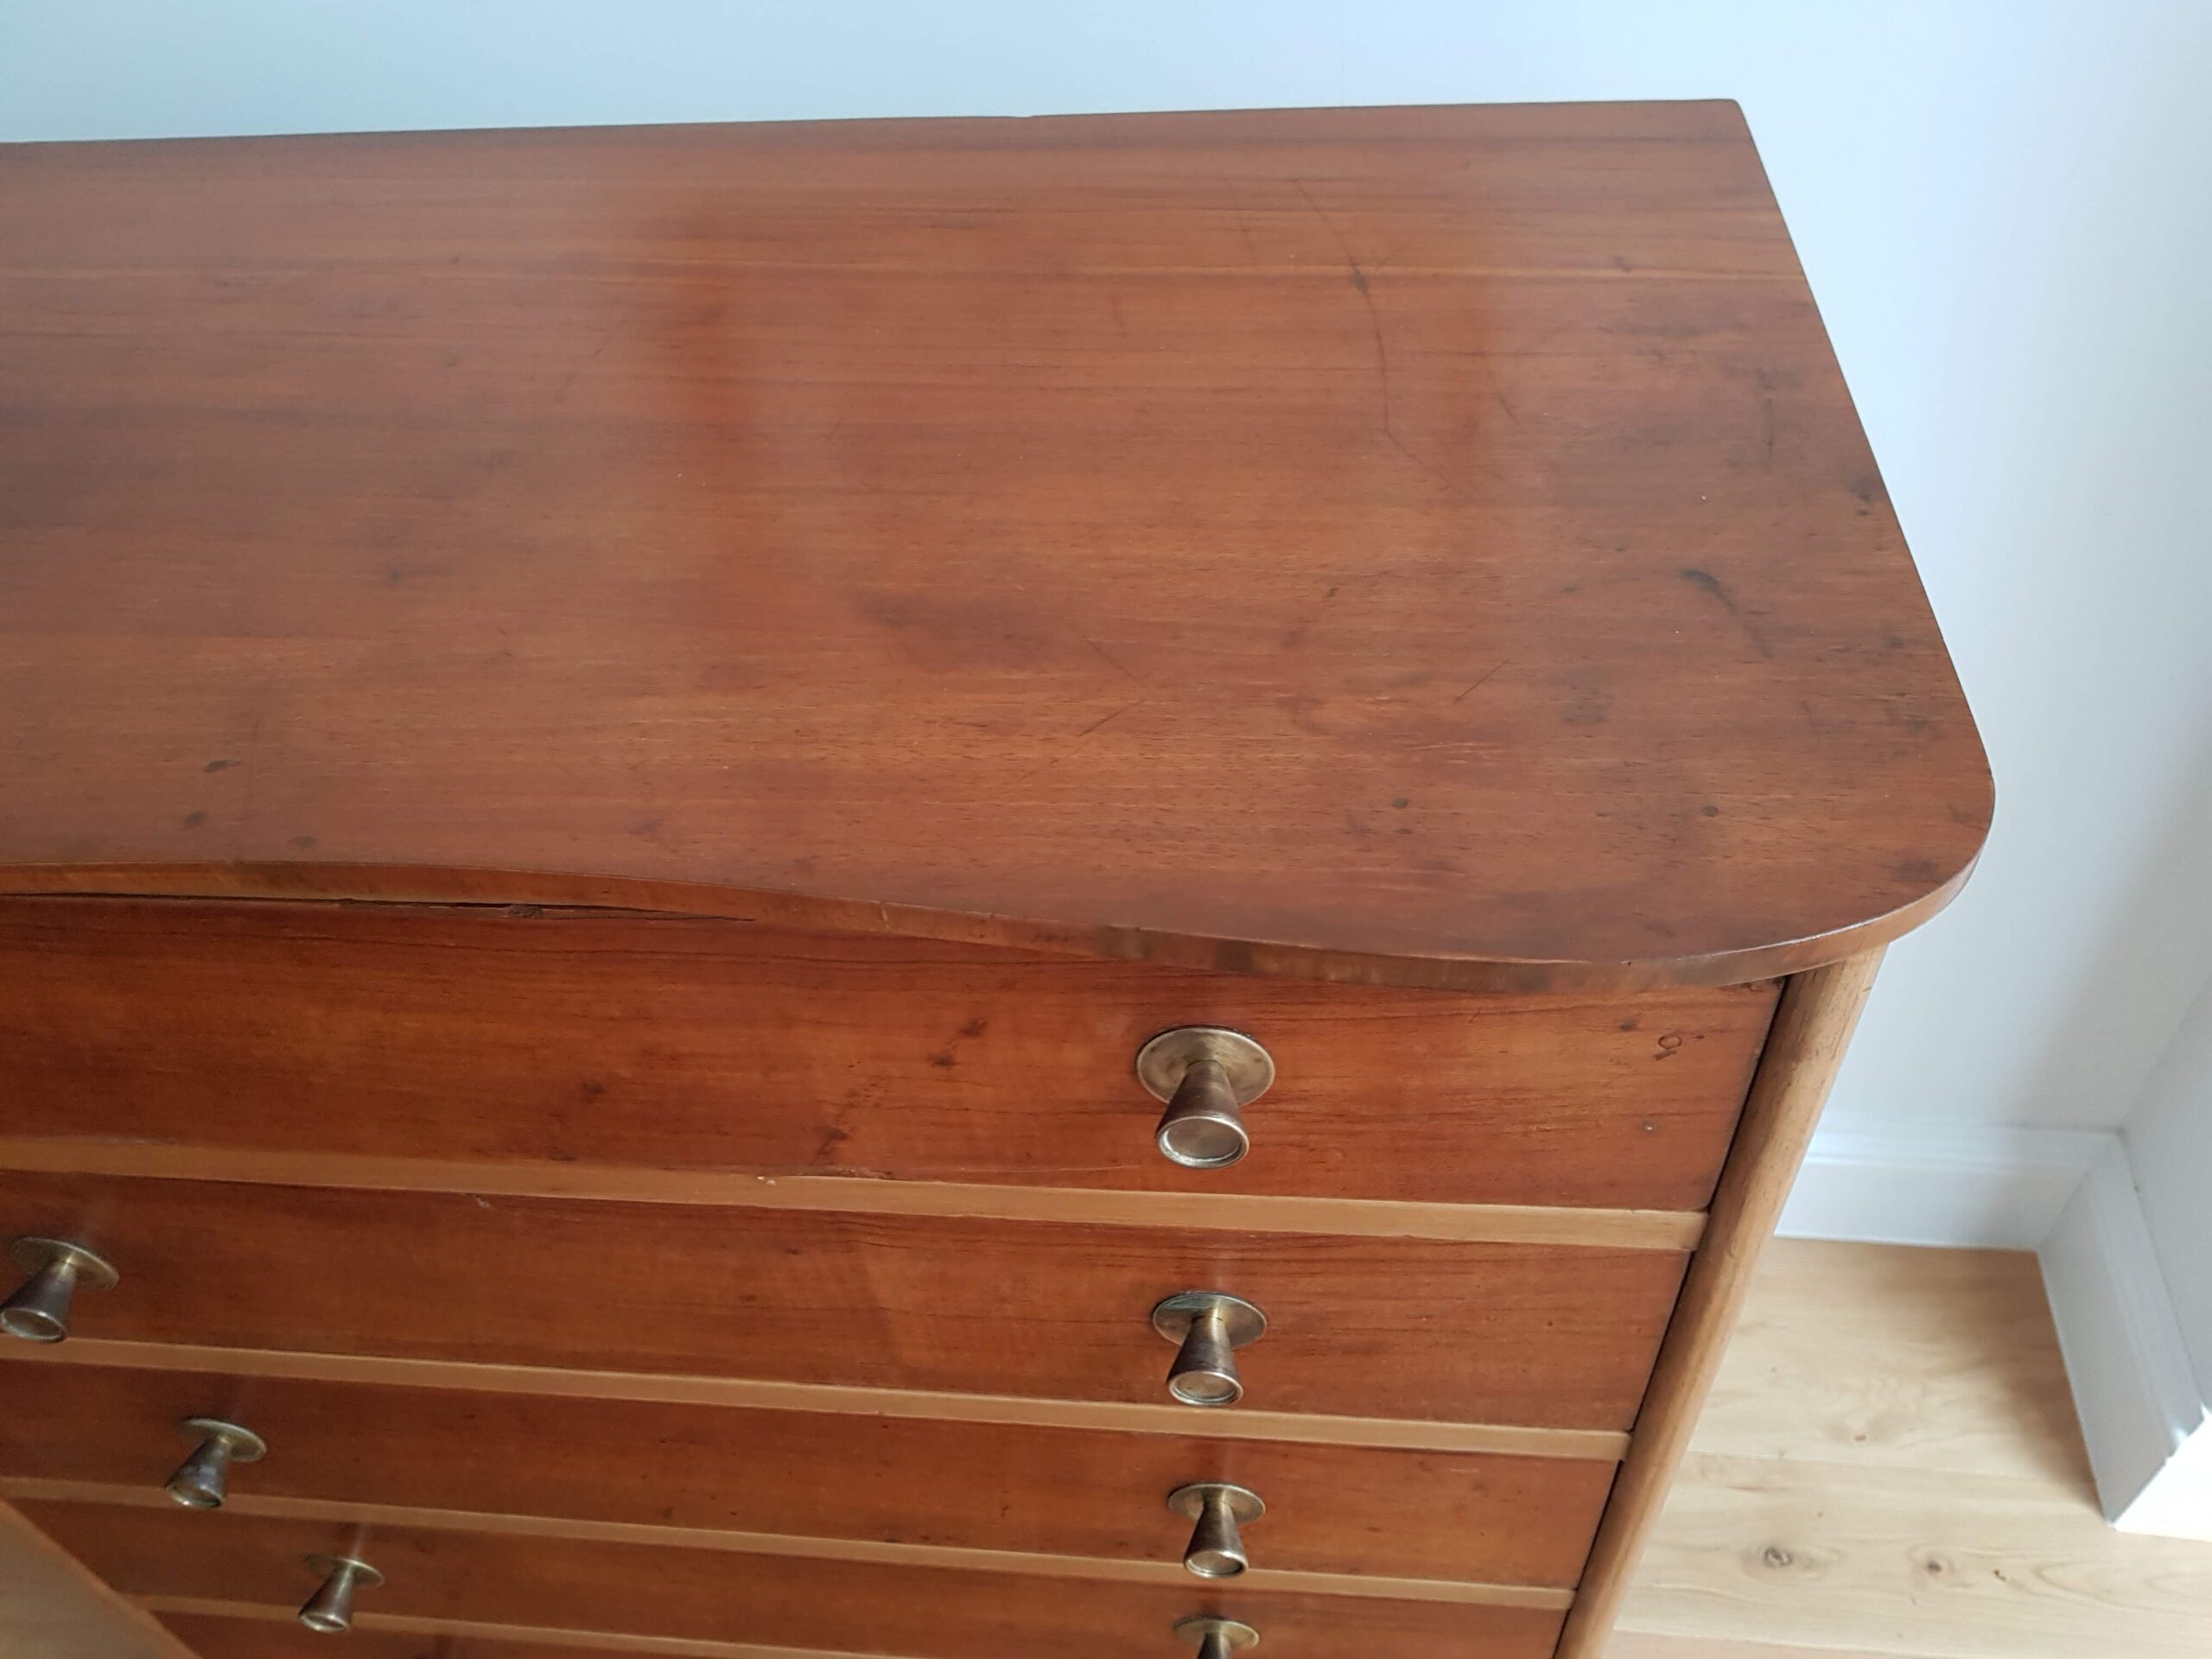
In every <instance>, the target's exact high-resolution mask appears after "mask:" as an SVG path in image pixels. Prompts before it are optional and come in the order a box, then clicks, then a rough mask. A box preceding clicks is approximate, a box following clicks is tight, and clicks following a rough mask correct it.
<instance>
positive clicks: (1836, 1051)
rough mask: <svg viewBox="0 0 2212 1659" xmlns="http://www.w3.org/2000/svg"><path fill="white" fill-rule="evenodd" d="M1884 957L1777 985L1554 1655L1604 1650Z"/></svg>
mask: <svg viewBox="0 0 2212 1659" xmlns="http://www.w3.org/2000/svg"><path fill="white" fill-rule="evenodd" d="M1881 965H1882V958H1881V953H1880V952H1879V951H1873V952H1870V953H1869V954H1867V955H1866V956H1861V957H1853V958H1851V960H1849V961H1848V962H1841V963H1836V964H1835V965H1834V966H1833V967H1828V968H1821V969H1815V970H1814V971H1813V972H1811V973H1808V974H1802V975H1799V976H1796V977H1795V978H1793V979H1792V980H1791V981H1790V982H1789V984H1788V986H1787V987H1786V988H1784V990H1783V996H1782V1006H1781V1007H1780V1009H1779V1010H1777V1013H1776V1015H1775V1021H1774V1031H1773V1033H1772V1034H1771V1036H1770V1039H1769V1040H1768V1043H1767V1047H1766V1053H1765V1056H1764V1058H1763V1059H1762V1060H1761V1062H1760V1065H1759V1071H1758V1077H1757V1078H1756V1079H1755V1080H1754V1081H1753V1083H1752V1084H1751V1098H1750V1099H1749V1100H1748V1101H1747V1102H1745V1106H1744V1119H1743V1123H1742V1126H1741V1128H1739V1129H1738V1132H1737V1135H1736V1144H1735V1147H1734V1149H1733V1150H1732V1151H1731V1152H1730V1154H1729V1155H1728V1167H1727V1168H1726V1170H1724V1171H1723V1172H1722V1173H1721V1177H1720V1190H1719V1193H1718V1194H1717V1195H1715V1197H1714V1198H1713V1213H1712V1216H1711V1218H1710V1224H1709V1225H1708V1226H1707V1230H1706V1236H1705V1239H1704V1242H1703V1243H1700V1245H1699V1247H1698V1250H1697V1255H1695V1257H1694V1259H1693V1260H1692V1262H1691V1264H1690V1271H1689V1274H1688V1277H1687V1278H1686V1279H1685V1280H1684V1281H1683V1284H1682V1292H1681V1300H1680V1302H1679V1303H1678V1304H1677V1305H1676V1306H1675V1317H1674V1321H1673V1323H1672V1324H1671V1325H1669V1326H1668V1328H1667V1339H1666V1343H1665V1345H1664V1346H1663V1347H1662V1349H1661V1350H1660V1352H1659V1357H1658V1363H1657V1364H1656V1367H1655V1368H1654V1370H1653V1372H1652V1376H1651V1387H1650V1390H1649V1392H1648V1393H1647V1394H1646V1395H1644V1398H1643V1409H1642V1410H1641V1411H1640V1412H1639V1413H1638V1414H1637V1419H1636V1433H1635V1440H1634V1441H1633V1443H1632V1444H1631V1446H1630V1449H1629V1456H1628V1459H1627V1460H1626V1461H1625V1462H1624V1463H1623V1464H1622V1465H1621V1470H1620V1475H1619V1478H1618V1479H1617V1481H1616V1482H1615V1484H1614V1487H1613V1492H1612V1498H1611V1502H1610V1503H1608V1504H1607V1506H1606V1509H1605V1520H1604V1522H1602V1523H1601V1524H1600V1525H1599V1529H1598V1539H1597V1542H1596V1543H1595V1545H1593V1546H1592V1549H1591V1552H1590V1562H1589V1567H1588V1568H1587V1570H1586V1573H1584V1575H1583V1582H1582V1587H1581V1590H1580V1593H1579V1594H1578V1595H1577V1596H1576V1598H1575V1604H1574V1608H1573V1611H1572V1612H1571V1613H1569V1615H1568V1616H1567V1627H1566V1630H1565V1632H1564V1633H1563V1635H1562V1636H1561V1637H1560V1645H1559V1652H1558V1654H1557V1656H1556V1659H1599V1655H1600V1654H1602V1653H1603V1651H1604V1649H1605V1641H1606V1637H1607V1635H1608V1633H1609V1632H1610V1631H1611V1629H1612V1626H1613V1622H1614V1620H1615V1618H1618V1614H1619V1611H1620V1605H1621V1602H1622V1599H1624V1597H1625V1596H1626V1594H1627V1592H1628V1586H1629V1580H1630V1574H1631V1573H1633V1572H1634V1571H1635V1569H1636V1563H1637V1556H1638V1555H1639V1554H1640V1553H1641V1552H1642V1550H1643V1545H1644V1541H1645V1540H1646V1539H1647V1538H1648V1537H1649V1535H1650V1531H1651V1528H1652V1526H1653V1524H1654V1523H1655V1522H1656V1521H1657V1520H1658V1517H1659V1510H1660V1505H1661V1504H1662V1503H1663V1502H1664V1501H1665V1498H1666V1495H1667V1488H1668V1485H1669V1483H1670V1482H1671V1481H1672V1480H1673V1479H1674V1478H1675V1469H1676V1467H1677V1466H1678V1465H1680V1463H1681V1459H1682V1456H1683V1453H1684V1452H1686V1451H1687V1450H1688V1446H1689V1441H1690V1434H1691V1432H1692V1430H1693V1429H1694V1427H1696V1423H1697V1417H1698V1413H1699V1411H1700V1409H1701V1408H1703V1406H1704V1404H1705V1399H1706V1394H1707V1390H1708V1389H1711V1388H1712V1386H1713V1377H1714V1376H1716V1375H1717V1374H1718V1373H1719V1369H1720V1359H1721V1355H1722V1353H1723V1352H1724V1351H1726V1348H1727V1345H1728V1338H1729V1333H1730V1332H1732V1330H1733V1329H1734V1327H1735V1323H1736V1314H1737V1312H1738V1309H1739V1308H1741V1307H1742V1306H1743V1302H1744V1298H1745V1295H1746V1294H1747V1293H1748V1292H1749V1289H1750V1287H1751V1270H1752V1269H1753V1268H1755V1267H1756V1266H1757V1265H1758V1259H1759V1253H1760V1251H1761V1250H1763V1249H1764V1248H1765V1246H1766V1243H1767V1240H1768V1239H1769V1238H1770V1237H1771V1236H1772V1235H1773V1232H1774V1226H1775V1223H1776V1221H1777V1219H1779V1217H1781V1214H1782V1206H1783V1204H1784V1203H1785V1202H1786V1201H1787V1200H1788V1198H1789V1187H1790V1184H1791V1183H1792V1182H1793V1181H1795V1180H1796V1178H1797V1166H1798V1165H1799V1164H1801V1163H1802V1161H1803V1160H1804V1157H1805V1148H1806V1147H1807V1145H1808V1144H1809V1143H1810V1141H1811V1140H1812V1138H1813V1128H1814V1126H1815V1124H1816V1123H1818V1122H1820V1116H1821V1107H1822V1106H1824V1105H1825V1104H1827V1097H1828V1089H1829V1086H1830V1085H1831V1084H1834V1081H1835V1074H1836V1070H1837V1068H1838V1067H1840V1065H1842V1064H1843V1052H1844V1049H1845V1047H1846V1046H1847V1045H1848V1044H1849V1042H1850V1041H1851V1033H1852V1031H1853V1028H1854V1027H1856V1026H1857V1025H1858V1023H1859V1011H1860V1009H1862V1008H1863V1007H1865V1006H1866V996H1867V993H1868V992H1870V991H1871V990H1872V989H1873V988H1874V975H1875V973H1876V971H1877V970H1878V969H1879V968H1880V967H1881Z"/></svg>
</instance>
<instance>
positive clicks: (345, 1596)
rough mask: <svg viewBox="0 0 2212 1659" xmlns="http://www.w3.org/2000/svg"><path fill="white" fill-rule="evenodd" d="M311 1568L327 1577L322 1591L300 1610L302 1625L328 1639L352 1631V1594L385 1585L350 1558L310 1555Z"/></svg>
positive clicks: (372, 1570) (376, 1574)
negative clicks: (318, 1631)
mask: <svg viewBox="0 0 2212 1659" xmlns="http://www.w3.org/2000/svg"><path fill="white" fill-rule="evenodd" d="M308 1566H309V1567H313V1568H314V1569H315V1571H316V1572H318V1573H322V1574H323V1575H324V1576H323V1580H322V1586H321V1588H320V1589H318V1590H317V1591H316V1592H315V1594H313V1595H311V1596H309V1597H308V1601H307V1605H306V1606H304V1607H302V1608H301V1609H300V1623H301V1624H304V1625H306V1626H307V1627H308V1629H309V1630H320V1631H321V1632H322V1634H324V1635H325V1636H337V1635H340V1634H342V1633H343V1632H345V1631H346V1630H352V1629H353V1592H354V1591H355V1590H356V1589H357V1588H358V1589H362V1590H372V1589H374V1588H375V1587H376V1586H378V1585H380V1584H382V1583H383V1582H384V1574H383V1573H379V1572H378V1571H377V1570H376V1568H374V1567H371V1566H370V1565H369V1564H368V1563H367V1562H366V1561H362V1560H355V1559H354V1558H353V1556H351V1555H310V1556H308Z"/></svg>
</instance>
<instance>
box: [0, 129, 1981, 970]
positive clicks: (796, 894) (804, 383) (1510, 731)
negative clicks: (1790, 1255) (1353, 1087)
mask: <svg viewBox="0 0 2212 1659" xmlns="http://www.w3.org/2000/svg"><path fill="white" fill-rule="evenodd" d="M0 216H4V218H5V219H6V221H7V222H8V224H9V226H10V232H11V233H10V236H9V237H8V238H7V239H6V243H5V246H4V248H0V382H4V384H5V385H7V387H8V388H9V391H8V396H9V400H10V410H11V414H12V417H11V418H10V419H9V420H8V421H7V422H5V423H0V502H4V503H5V504H6V505H5V509H4V513H5V516H4V518H0V610H4V613H5V615H6V617H7V623H6V626H5V630H4V632H0V710H4V711H6V712H5V714H4V715H0V809H4V810H0V882H4V885H5V887H7V888H9V889H11V890H15V891H54V890H80V889H86V888H96V887H98V888H107V889H111V890H126V891H134V892H150V893H198V894H221V893H263V894H284V893H289V894H299V895H309V896H326V897H327V896H353V897H380V898H387V899H389V898H408V897H413V898H432V899H507V900H532V901H543V902H556V901H557V902H578V903H591V904H629V905H634V906H641V907H645V908H654V909H671V908H674V909H690V910H697V911H704V912H717V913H734V914H738V915H744V916H750V917H753V918H758V919H764V920H779V921H782V922H786V923H797V924H799V925H819V926H833V927H839V928H844V929H849V930H858V931H886V930H888V931H898V932H902V933H909V934H917V935H928V936H931V937H937V938H963V939H972V940H977V941H989V942H995V943H1000V944H1023V945H1035V946H1040V947H1043V948H1046V949H1051V950H1067V951H1073V952H1079V953H1087V954H1095V955H1103V956H1116V957H1127V956H1143V957H1153V958H1155V959H1159V960H1163V961H1170V962H1180V963H1187V964H1192V965H1199V966H1210V967H1225V968H1232V969H1240V970H1245V971H1252V972H1258V973H1265V974H1276V973H1282V974H1299V975H1306V976H1323V977H1336V978H1347V979H1368V980H1376V981H1385V980H1387V981H1391V982H1402V983H1427V984H1436V985H1452V986H1458V987H1463V988H1513V987H1518V988H1537V987H1550V988H1556V987H1561V986H1569V985H1582V986H1592V985H1604V986H1612V987H1620V986H1640V985H1649V984H1652V983H1656V982H1669V981H1673V982H1729V981H1740V980H1746V979H1751V978H1757V977H1761V976H1768V975H1770V974H1774V973H1777V972H1781V971H1785V970H1790V969H1799V968H1802V967H1805V966H1808V965H1810V964H1813V963H1821V962H1827V961H1833V960H1835V959H1837V958H1839V957H1843V956H1846V955H1848V954H1850V953H1852V952H1853V951H1855V950H1864V949H1866V948H1868V947H1869V946H1871V945H1873V944H1878V943H1880V942H1882V941H1884V940H1885V939H1887V938H1891V937H1893V936H1895V935H1896V934H1897V933H1899V932H1901V931H1904V930H1905V929H1906V928H1908V927H1910V926H1911V925H1914V924H1915V923H1916V922H1917V921H1919V920H1921V919H1922V918H1924V917H1925V916H1927V915H1928V914H1929V912H1931V911H1932V910H1933V909H1934V908H1936V906H1939V905H1940V904H1941V903H1942V902H1943V900H1944V899H1946V898H1947V897H1948V894H1949V893H1951V892H1952V891H1954V890H1955V887H1957V885H1958V884H1959V882H1960V881H1961V880H1962V879H1963V877H1964V875H1965V873H1966V871H1967V868H1968V867H1969V866H1970V864H1971V863H1972V861H1973V860H1974V856H1975V854H1976V851H1977V849H1979V847H1980V843H1981V841H1982V838H1983V836H1984V833H1985V831H1986V825H1987V822H1988V817H1989V812H1990V791H1989V784H1988V779H1987V775H1986V767H1985V765H1984V762H1983V759H1982V755H1981V751H1980V746H1979V742H1978V740H1977V738H1976V736H1975V734H1974V727H1973V723H1972V721H1971V719H1970V717H1969V715H1968V713H1967V708H1966V705H1965V703H1964V702H1963V700H1962V698H1961V695H1960V691H1959V689H1958V686H1957V683H1956V682H1955V679H1954V677H1953V675H1952V673H1951V670H1950V667H1949V664H1948V661H1947V659H1946V658H1945V656H1944V652H1943V649H1942V641H1941V639H1939V637H1938V635H1937V632H1936V626H1935V624H1934V622H1933V620H1932V619H1931V618H1930V616H1929V611H1928V608H1927V606H1926V603H1925V601H1924V600H1923V596H1922V594H1921V591H1920V588H1919V586H1918V584H1917V582H1916V579H1915V576H1914V574H1913V570H1912V566H1911V563H1910V557H1909V556H1908V554H1907V552H1906V550H1905V547H1904V542H1903V539H1902V537H1901V536H1900V534H1899V532H1898V529H1897V522H1896V519H1895V517H1894V515H1893V514H1892V512H1891V509H1890V505H1889V503H1888V501H1887V499H1886V497H1885V493H1884V491H1883V487H1882V484H1881V480H1880V478H1879V475H1878V472H1877V470H1876V468H1875V466H1874V462H1873V460H1872V456H1871V454H1869V452H1868V450H1867V447H1866V442H1865V440H1864V438H1863V436H1862V435H1861V433H1860V430H1859V423H1858V421H1857V419H1856V418H1855V416H1853V411H1852V408H1851V404H1850V401H1849V399H1848V397H1847V395H1846V392H1845V388H1844V385H1843V381H1842V378H1841V377H1840V374H1839V373H1838V372H1837V369H1836V365H1835V362H1834V358H1833V355H1832V353H1831V352H1830V350H1829V347H1828V344H1827V340H1826V338H1825V336H1824V334H1823V333H1822V330H1821V324H1820V321H1819V318H1818V316H1817V315H1816V313H1815V308H1814V306H1813V302H1812V299H1811V296H1810V295H1809V293H1808V290H1807V289H1806V286H1805V283H1804V279H1803V277H1802V274H1801V272H1800V270H1799V268H1798V265H1797V262H1796V258H1795V257H1794V256H1793V254H1792V252H1791V251H1790V247H1789V239H1788V237H1787V235H1786V233H1785V232H1784V230H1783V223H1782V219H1781V217H1780V215H1779V214H1778V213H1777V211H1776V209H1775V206H1774V202H1773V199H1772V197H1771V194H1770V192H1769V190H1768V188H1767V185H1766V181H1765V179H1764V175H1763V174H1762V172H1761V169H1760V167H1759V163H1758V157H1757V156H1756V154H1755V153H1754V151H1753V149H1752V148H1751V143H1750V140H1749V137H1748V136H1747V135H1746V133H1745V130H1744V126H1743V123H1742V119H1741V117H1740V115H1739V114H1738V111H1736V110H1735V109H1734V107H1733V106H1732V105H1725V104H1687V105H1583V106H1573V105H1553V106H1531V107H1520V108H1490V109H1425V110H1424V109H1405V110H1380V111H1261V112H1253V113H1244V114H1234V115H1196V116H1172V115H1170V116H1136V117H1099V118H1065V119H1051V120H1035V121H1023V122H953V123H849V124H823V125H776V126H758V127H720V128H652V129H638V130H597V131H567V132H553V131H539V132H506V133H500V132H476V133H460V134H415V135H383V136H374V137H307V138H279V139H255V140H241V141H230V140H225V141H215V142H188V143H161V144H83V145H79V144H48V145H21V146H13V147H10V148H8V149H5V150H0Z"/></svg>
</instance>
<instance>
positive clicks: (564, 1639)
mask: <svg viewBox="0 0 2212 1659" xmlns="http://www.w3.org/2000/svg"><path fill="white" fill-rule="evenodd" d="M368 1617H369V1618H370V1620H371V1621H372V1623H371V1624H367V1625H363V1624H355V1625H354V1627H353V1630H349V1631H348V1632H347V1633H346V1651H345V1653H344V1654H343V1655H342V1656H340V1659H591V1656H592V1655H594V1654H617V1653H620V1654H637V1653H653V1654H659V1655H663V1656H670V1659H791V1652H792V1650H791V1649H788V1648H764V1647H761V1646H760V1645H759V1644H757V1643H750V1642H658V1641H654V1640H652V1639H651V1638H645V1639H634V1638H633V1639H630V1640H624V1639H622V1638H620V1637H608V1638H602V1639H597V1640H594V1639H593V1638H590V1637H586V1638H583V1639H582V1640H581V1641H579V1640H578V1639H576V1638H575V1637H573V1636H571V1635H569V1633H567V1632H556V1633H554V1634H553V1635H552V1636H550V1637H546V1636H543V1635H536V1634H533V1633H531V1632H526V1631H525V1632H521V1633H503V1632H502V1633H492V1632H477V1631H471V1632H468V1633H466V1634H463V1633H460V1632H457V1631H455V1630H453V1629H452V1628H451V1627H449V1626H448V1628H445V1629H439V1628H437V1627H436V1626H435V1625H432V1624H424V1623H423V1621H419V1620H412V1619H402V1620H397V1621H394V1622H393V1624H391V1625H386V1624H385V1623H384V1621H382V1620H380V1619H378V1618H377V1617H376V1615H375V1614H373V1613H372V1614H370V1615H369V1616H368ZM161 1622H162V1625H163V1626H164V1627H166V1628H167V1629H168V1630H169V1631H171V1632H172V1633H174V1634H175V1636H176V1637H180V1638H181V1640H183V1641H184V1642H186V1643H189V1644H190V1646H191V1648H192V1651H193V1652H194V1654H196V1655H197V1656H199V1659H313V1655H314V1652H315V1649H309V1648H308V1647H306V1646H305V1645H304V1639H305V1638H306V1636H307V1632H305V1631H303V1630H301V1629H300V1627H299V1626H298V1624H296V1623H294V1622H293V1620H292V1618H291V1615H289V1613H286V1612H285V1611H283V1610H282V1609H280V1608H275V1607H247V1606H236V1607H232V1608H229V1609H227V1610H226V1611H222V1612H215V1611H207V1612H165V1613H163V1614H162V1616H161Z"/></svg>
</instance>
